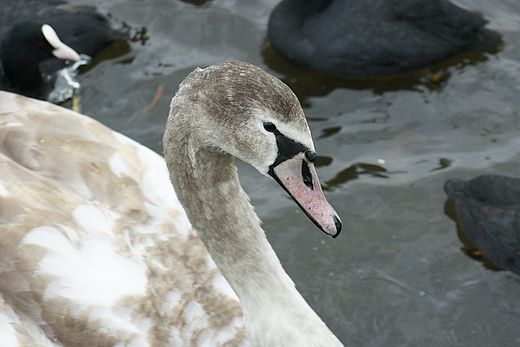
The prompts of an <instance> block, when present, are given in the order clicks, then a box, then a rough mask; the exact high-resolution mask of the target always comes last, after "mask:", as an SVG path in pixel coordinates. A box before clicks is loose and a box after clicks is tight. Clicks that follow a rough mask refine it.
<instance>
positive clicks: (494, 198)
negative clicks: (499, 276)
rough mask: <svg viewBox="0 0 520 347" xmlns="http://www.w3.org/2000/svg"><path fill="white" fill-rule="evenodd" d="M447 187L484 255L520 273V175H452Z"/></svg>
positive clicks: (462, 222)
mask: <svg viewBox="0 0 520 347" xmlns="http://www.w3.org/2000/svg"><path fill="white" fill-rule="evenodd" d="M444 191H445V192H446V194H447V195H448V197H449V198H450V200H452V201H453V204H454V206H455V211H456V213H457V219H458V221H459V223H460V225H461V227H462V230H463V231H464V233H465V234H466V236H467V237H468V239H470V241H471V242H473V243H474V244H475V246H476V247H477V248H478V250H479V251H480V252H482V255H483V256H484V257H486V258H487V259H489V260H490V261H491V262H492V263H493V264H495V265H496V266H498V267H500V268H502V269H506V270H510V271H512V272H515V273H516V274H519V275H520V230H519V229H518V221H519V216H520V178H515V177H508V176H502V175H482V176H478V177H475V178H473V179H471V180H469V181H463V180H460V179H450V180H447V181H446V182H445V184H444Z"/></svg>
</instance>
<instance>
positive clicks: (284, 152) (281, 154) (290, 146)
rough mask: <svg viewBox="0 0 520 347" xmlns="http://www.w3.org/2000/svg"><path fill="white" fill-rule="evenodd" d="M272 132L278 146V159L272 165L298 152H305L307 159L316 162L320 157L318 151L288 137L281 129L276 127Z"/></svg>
mask: <svg viewBox="0 0 520 347" xmlns="http://www.w3.org/2000/svg"><path fill="white" fill-rule="evenodd" d="M272 132H273V134H274V135H275V136H276V145H277V146H278V157H276V160H275V161H274V163H273V164H272V165H271V167H275V166H276V165H278V164H280V163H281V162H284V161H286V160H287V159H291V158H292V157H294V156H295V155H296V154H298V153H305V156H306V157H307V159H309V161H310V162H311V163H314V162H315V161H316V159H317V158H318V154H316V152H314V151H312V150H311V149H310V148H308V147H307V146H305V145H303V144H301V143H299V142H296V141H294V140H293V139H290V138H288V137H287V136H285V135H284V134H282V133H281V132H280V130H278V129H274V130H273V131H272ZM271 167H270V168H271ZM307 169H308V168H307ZM302 170H303V168H302ZM302 173H303V171H302Z"/></svg>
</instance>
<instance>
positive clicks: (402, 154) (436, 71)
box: [79, 0, 520, 347]
mask: <svg viewBox="0 0 520 347" xmlns="http://www.w3.org/2000/svg"><path fill="white" fill-rule="evenodd" d="M83 2H86V3H90V4H94V5H97V6H98V7H99V8H100V9H101V10H102V11H104V13H110V14H111V16H112V18H113V19H114V20H115V21H116V22H117V23H125V24H126V25H128V27H129V28H131V29H130V30H131V33H132V34H133V36H132V37H134V40H133V41H130V42H129V45H130V48H131V49H130V51H128V50H123V51H122V53H121V54H122V55H119V56H117V57H114V58H110V59H105V60H103V61H100V62H99V63H98V64H97V65H96V66H95V67H94V68H91V69H89V70H88V71H85V72H84V73H83V74H82V75H80V76H79V80H80V82H82V83H83V86H84V88H83V110H84V112H85V113H86V114H88V115H91V116H92V117H94V118H96V119H98V120H100V121H102V122H103V123H105V124H107V125H108V126H110V127H111V128H113V129H115V130H118V131H120V132H123V133H124V134H126V135H129V136H130V137H132V138H134V139H135V140H137V141H139V142H141V143H143V144H145V145H146V146H148V147H150V148H152V149H154V150H155V151H157V152H158V153H162V146H161V138H162V132H163V130H164V124H165V121H166V116H167V113H168V106H169V102H170V99H171V97H172V96H173V94H174V93H175V92H176V90H177V87H178V85H179V83H180V82H181V81H182V79H183V78H184V77H185V76H186V75H187V74H188V73H189V72H191V71H192V70H193V69H194V68H196V67H205V66H208V65H210V64H213V63H217V62H221V61H223V60H228V59H239V60H245V61H248V62H251V63H253V64H256V65H259V66H261V67H262V68H264V69H266V70H268V71H269V72H271V73H273V74H274V75H276V76H278V77H280V78H281V79H283V80H284V81H285V82H286V83H287V84H288V85H289V86H290V87H291V88H292V89H293V90H294V91H295V93H296V94H297V96H298V97H299V98H300V100H301V101H302V104H303V106H304V111H305V113H306V116H307V118H308V120H309V125H310V128H311V131H312V132H313V134H314V139H315V145H316V150H317V151H318V154H319V155H320V157H319V158H318V160H317V162H316V166H317V167H318V174H319V175H320V179H321V182H322V183H323V185H324V189H325V190H326V193H327V197H328V199H329V200H330V201H331V203H332V205H333V206H334V207H335V209H336V211H337V212H338V213H339V214H340V216H341V218H342V220H343V222H344V224H345V227H344V231H343V232H342V234H341V235H340V236H339V237H338V238H337V239H334V240H331V239H328V238H326V236H324V235H322V234H321V233H320V232H319V231H317V230H315V228H314V226H313V225H312V223H310V222H309V221H308V220H307V219H306V218H305V217H304V216H303V215H302V213H301V212H299V211H298V208H297V207H296V206H295V205H294V203H293V202H292V201H291V200H290V199H289V198H287V196H286V195H285V193H284V192H283V191H281V190H280V189H279V188H278V187H277V186H276V185H275V184H274V183H273V182H271V181H269V179H267V178H264V177H261V176H260V175H259V174H258V173H256V172H255V171H254V170H253V169H251V168H249V167H245V166H244V165H239V168H240V174H241V181H242V183H243V185H244V186H245V189H246V190H247V192H248V193H249V195H250V196H251V199H252V202H253V203H254V205H255V206H256V211H257V212H258V213H259V215H260V217H261V219H262V220H263V221H264V224H263V226H264V228H265V230H266V233H267V235H268V237H269V240H270V241H271V242H272V244H273V247H274V248H275V250H276V251H277V253H278V255H279V257H280V259H281V261H282V263H283V264H284V267H285V268H286V269H287V271H288V272H289V274H290V275H291V277H292V278H293V280H294V281H295V283H296V285H297V286H298V288H299V290H300V291H301V292H302V293H303V295H304V296H305V298H306V299H307V300H308V301H309V303H310V304H311V306H312V307H314V308H315V309H316V311H317V312H318V313H319V315H320V316H321V317H323V319H324V320H325V321H326V322H327V324H328V325H329V326H330V327H331V329H333V330H334V332H335V333H336V334H337V335H338V337H339V338H340V339H341V340H342V341H343V342H344V343H345V344H346V345H353V346H478V347H489V346H506V347H508V346H519V345H520V304H519V301H518V298H520V278H519V277H518V276H516V275H514V274H511V273H509V272H507V271H498V272H497V271H491V270H489V269H488V268H486V267H484V266H482V265H481V263H480V262H477V261H475V260H474V259H472V258H470V257H468V256H467V255H466V254H465V253H464V252H462V251H461V248H462V247H463V243H462V242H461V239H460V238H459V236H458V232H457V227H456V224H455V223H454V221H453V219H451V218H450V217H449V216H448V215H449V212H447V211H449V209H446V210H445V207H444V206H445V204H446V196H445V194H444V192H443V189H442V187H443V184H444V181H445V180H446V179H448V178H461V179H468V178H471V177H474V176H477V175H480V174H483V173H495V174H508V175H517V174H518V172H520V140H519V139H520V130H519V129H520V126H519V119H520V118H519V115H518V110H520V98H519V97H518V95H519V93H520V49H519V48H518V47H520V24H519V23H520V3H519V2H518V1H510V0H485V1H484V0H471V1H470V0H461V1H459V2H462V3H463V4H464V5H465V6H466V7H468V8H472V9H476V10H479V11H481V12H483V13H484V14H485V16H486V17H487V18H489V20H490V21H491V24H492V25H493V29H495V30H498V31H500V32H501V33H502V34H503V36H504V44H503V46H501V47H499V48H498V49H497V50H495V51H487V52H473V53H467V54H462V55H458V56H456V57H454V58H452V59H450V60H449V61H446V62H443V63H440V64H438V65H435V66H432V67H430V68H427V69H422V70H419V71H415V72H411V73H408V74H403V75H399V76H387V77H380V78H356V79H354V78H340V77H334V76H330V75H326V74H323V73H317V72H312V71H309V70H306V69H303V68H298V67H294V66H291V65H290V64H287V63H286V62H284V61H282V60H281V59H280V58H279V57H277V56H276V55H275V54H274V52H273V51H272V49H271V48H270V47H269V45H268V43H266V39H265V38H266V25H267V19H268V16H269V12H270V10H271V9H272V8H273V7H274V6H275V5H276V4H277V3H278V0H247V1H233V0H221V1H217V0H213V1H186V2H183V1H176V0H151V1H127V0H108V1H105V0H103V1H102V0H85V1H83ZM127 48H128V47H127ZM127 48H126V49H127Z"/></svg>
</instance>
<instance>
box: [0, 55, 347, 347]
mask: <svg viewBox="0 0 520 347" xmlns="http://www.w3.org/2000/svg"><path fill="white" fill-rule="evenodd" d="M277 81H278V80H277V79H275V78H274V77H272V76H270V75H268V74H267V73H265V72H264V71H263V70H261V69H259V68H257V67H254V66H252V65H250V64H247V63H242V62H226V63H223V64H218V65H215V66H212V67H209V68H206V69H198V70H196V71H194V72H193V73H192V74H190V76H189V77H188V78H187V79H186V80H185V82H184V83H183V84H182V85H181V87H180V90H179V92H178V93H177V95H176V97H175V98H174V99H173V101H172V111H171V114H170V120H169V122H170V123H169V125H168V126H167V129H168V130H167V131H166V134H165V152H166V158H167V162H168V165H169V167H170V171H171V175H170V176H171V179H172V182H173V183H174V184H175V185H176V188H175V189H176V190H177V194H176V193H175V192H174V190H173V188H172V184H171V182H170V179H169V178H168V170H167V168H166V165H165V161H164V160H163V158H161V157H160V156H159V155H157V154H155V153H154V152H152V151H151V150H149V149H147V148H145V147H143V146H141V145H139V144H137V143H136V142H134V141H132V140H130V139H128V138H127V137H125V136H123V135H121V134H119V133H117V132H114V131H112V130H110V129H108V128H106V127H105V126H103V125H101V124H100V123H98V122H96V121H94V120H92V119H91V118H88V117H86V116H82V115H79V114H77V113H74V112H72V111H69V110H65V109H63V108H61V107H59V106H55V105H51V104H49V103H46V102H43V101H37V100H32V99H27V98H25V97H22V96H19V95H15V94H11V93H7V92H0V100H1V102H0V152H1V153H0V165H1V167H2V173H3V174H2V178H1V181H0V235H1V237H0V255H1V256H0V295H1V296H0V332H2V336H6V338H8V339H10V341H13V345H14V346H21V345H23V344H24V343H25V344H29V345H36V343H39V344H40V345H42V346H62V345H75V346H83V345H85V346H96V345H115V344H117V343H120V344H121V345H126V346H159V345H160V346H247V345H249V343H250V342H251V344H252V345H256V346H277V345H280V346H287V345H291V346H341V343H340V342H339V341H338V340H337V338H336V337H335V336H334V335H333V334H332V333H331V332H330V331H329V330H328V328H327V327H326V326H325V324H324V323H323V322H322V321H321V319H320V318H319V317H318V316H317V315H316V314H315V313H314V311H312V309H311V308H310V307H309V306H308V305H307V304H306V303H305V300H304V299H303V298H302V297H301V295H300V294H299V293H298V292H297V290H296V289H295V287H294V284H293V282H292V281H291V279H290V278H289V277H288V276H287V274H286V273H285V272H284V271H283V269H282V267H281V265H280V263H279V261H278V259H277V257H276V255H275V253H274V251H273V250H272V248H271V247H270V245H269V243H268V242H267V240H266V238H265V235H264V233H263V231H262V230H261V228H260V226H259V224H258V217H256V215H255V214H254V212H253V210H252V207H251V206H250V204H249V202H248V198H247V195H246V194H245V192H244V191H243V190H242V188H241V187H240V185H239V183H238V181H237V180H235V178H236V167H235V166H234V164H233V157H232V156H230V155H229V154H227V153H226V152H225V151H226V150H230V151H231V153H233V152H236V151H237V150H238V152H240V153H242V159H245V160H248V161H250V162H251V161H252V164H253V165H255V166H256V167H257V168H259V169H260V170H261V171H262V173H265V174H269V173H268V172H264V171H269V170H270V169H274V170H277V171H276V173H274V175H278V176H280V177H284V176H283V175H285V174H287V172H286V171H287V170H288V172H292V171H291V169H289V168H288V167H287V166H283V165H282V166H281V169H279V168H277V167H275V166H273V162H274V161H275V160H276V159H277V158H278V157H279V153H278V151H277V148H278V146H279V143H277V142H278V141H279V140H277V139H276V137H277V136H275V135H274V134H273V131H272V129H271V128H270V126H265V128H264V127H263V125H262V124H264V123H271V122H272V123H274V124H275V125H276V126H277V129H278V131H279V132H280V133H282V132H285V133H286V135H287V136H289V137H291V138H293V141H294V143H300V144H301V145H302V146H304V147H305V148H306V149H308V150H309V151H313V145H312V139H311V138H310V132H309V129H308V127H307V125H306V122H305V118H304V116H303V112H302V111H301V107H300V106H299V104H298V102H297V99H296V97H294V95H293V94H292V93H291V92H290V90H289V88H288V87H286V86H284V85H283V84H282V83H281V82H279V81H278V82H277ZM237 83H238V84H239V85H240V88H235V87H234V86H235V85H236V84H237ZM272 83H274V84H275V85H274V86H273V85H271V84H272ZM242 87H249V88H252V89H250V90H249V91H247V90H244V89H242ZM258 88H260V89H258ZM244 91H246V92H245V93H244ZM273 93H274V94H273ZM216 94H219V95H220V96H218V97H215V95H216ZM255 94H256V95H255ZM274 100H278V102H277V103H276V104H274V106H273V105H270V103H271V102H272V101H274ZM188 105H192V108H189V109H185V108H184V107H186V106H188ZM183 111H189V113H190V114H188V113H184V112H183ZM197 111H198V112H200V113H197ZM211 111H215V112H213V113H212V112H211ZM226 111H228V112H226ZM279 112H282V113H279ZM208 114H213V115H214V116H215V117H212V116H208ZM194 115H198V116H199V117H198V119H192V125H191V126H193V127H194V128H200V129H202V131H201V132H200V133H198V132H194V131H193V130H194V129H193V128H190V127H191V126H188V124H184V125H186V127H180V128H174V127H173V125H174V124H177V125H179V124H181V123H182V122H183V121H186V120H187V119H189V116H194ZM177 116H178V117H177ZM221 117H223V118H221ZM226 117H229V118H226ZM235 117H239V119H241V120H236V119H235ZM176 119H177V120H179V121H180V122H181V123H175V120H176ZM215 121H217V123H214V122H215ZM172 122H173V123H172ZM218 122H222V123H220V124H219V123H218ZM264 125H265V124H264ZM291 125H294V126H293V127H292V126H291ZM212 127H213V131H209V130H210V129H211V128H212ZM215 127H216V129H218V130H215ZM204 128H205V129H204ZM266 129H268V130H269V131H268V130H266ZM207 131H209V132H207ZM218 133H222V134H225V140H226V143H227V148H217V147H215V145H216V143H217V142H220V143H222V142H223V140H222V136H220V140H218V138H219V136H217V135H218ZM216 134H217V135H216ZM241 134H242V135H241ZM207 135H210V137H209V138H208V137H207ZM278 136H281V135H278ZM211 137H213V138H211ZM217 140H218V141H217ZM251 140H254V142H255V143H256V141H260V144H261V145H260V146H256V147H255V148H251V143H252V142H251ZM176 141H181V142H185V143H188V144H190V145H189V146H187V147H184V146H182V147H180V148H174V147H172V144H173V143H176ZM297 141H298V142H297ZM197 143H198V145H196V146H195V144H197ZM294 143H291V145H293V144H294ZM264 145H265V146H267V149H265V148H264ZM289 147H291V146H289ZM273 150H274V151H275V152H274V153H273V152H272V151H273ZM208 154H211V156H213V155H216V157H217V158H218V160H217V161H220V160H223V162H222V163H221V164H222V166H219V168H221V169H222V170H220V171H219V170H214V171H212V172H208V171H204V170H205V169H207V168H209V167H212V165H214V164H215V160H213V159H209V160H208V161H202V162H201V161H200V159H205V160H206V159H208V158H207V157H206V155H208ZM233 154H237V153H233ZM186 156H187V157H188V158H187V157H186ZM309 156H310V157H311V159H312V154H311V153H310V152H309V153H308V154H305V153H303V152H301V153H295V154H294V155H293V157H290V158H284V160H283V161H282V162H281V163H282V164H283V163H285V162H291V160H292V161H293V162H294V163H296V167H298V168H300V169H299V170H300V171H301V175H303V176H304V179H305V180H306V182H304V183H303V186H302V184H300V185H299V186H298V187H296V188H295V187H293V186H291V183H287V182H282V184H286V185H288V187H286V189H287V190H288V191H289V192H291V191H292V192H293V193H294V192H296V194H295V195H296V196H293V198H294V199H295V200H296V201H299V203H300V204H301V206H302V207H303V208H308V209H309V211H307V212H306V213H308V214H309V216H311V218H312V217H314V218H315V220H314V222H315V223H316V224H317V225H319V226H321V228H322V229H323V230H324V231H325V232H327V233H329V234H331V235H332V236H337V233H339V230H340V229H339V228H340V224H339V223H340V222H339V218H338V217H337V216H336V215H335V212H334V211H333V210H332V208H331V207H330V206H328V205H327V206H325V207H322V206H321V205H320V203H321V202H322V201H320V200H319V199H318V200H316V201H318V203H314V202H312V201H304V200H302V196H300V195H299V193H300V192H301V189H311V188H309V186H310V187H312V189H316V190H317V189H318V188H319V187H318V185H319V182H318V181H317V177H316V176H315V171H314V169H313V167H312V162H311V161H310V160H309ZM255 158H257V159H258V158H260V159H258V160H257V159H255ZM183 162H184V164H187V163H189V165H194V166H193V167H191V168H189V167H184V168H175V166H176V165H177V164H179V163H183ZM270 162H271V164H270V165H266V163H270ZM303 162H309V163H308V164H302V163H303ZM195 164H196V165H195ZM205 164H207V165H209V166H204V165H205ZM227 164H229V165H227ZM302 165H303V166H302ZM307 165H309V167H307ZM276 166H278V165H276ZM304 166H305V168H304ZM212 168H213V169H215V167H212ZM191 169H193V170H191ZM307 170H309V171H307ZM178 175H180V176H178ZM184 175H188V176H190V175H191V176H196V177H198V179H197V180H190V177H184ZM197 175H199V176H197ZM229 177H232V178H233V179H231V180H228V179H229ZM213 179H217V181H216V183H215V181H213V182H214V183H215V184H214V186H213V187H212V188H211V189H205V190H203V191H201V192H199V193H201V194H202V195H198V194H197V192H193V191H192V192H191V193H190V192H189V189H191V188H190V187H192V186H193V185H201V184H203V183H204V182H205V181H206V180H210V181H211V180H213ZM300 179H302V178H301V177H300ZM183 182H184V183H183ZM294 184H296V183H294ZM296 185H297V184H296ZM305 185H307V188H305V187H304V186H305ZM229 189H232V190H233V191H232V192H229ZM312 189H311V190H312ZM320 191H321V189H320ZM215 192H225V193H226V194H227V193H230V194H232V195H231V196H233V197H234V198H237V199H238V200H236V201H235V200H234V199H229V198H225V197H224V196H223V197H222V198H221V199H220V200H218V199H217V201H211V199H212V198H214V197H215V196H214V195H212V194H214V193H215ZM311 193H312V192H311ZM233 194H235V195H233ZM317 194H318V195H320V194H319V193H317ZM321 194H322V193H321ZM179 199H180V201H182V205H181V203H180V202H179ZM206 199H207V200H206ZM325 202H326V201H325ZM183 205H184V208H183ZM217 205H224V207H222V208H221V207H217V208H215V206H217ZM242 205H243V206H242ZM318 205H320V206H318ZM237 206H238V207H239V209H237V208H236V207H237ZM233 207H234V208H235V210H234V212H233V211H232V209H231V208H233ZM212 208H213V209H212ZM185 209H186V211H188V216H189V217H190V220H189V219H188V218H187V215H186V212H185ZM230 211H231V212H230ZM208 221H210V222H208ZM226 223H227V224H226ZM228 224H229V225H228ZM192 225H193V228H192ZM216 227H219V228H218V229H215V228H216ZM248 228H251V230H249V229H248ZM194 229H196V230H197V232H195V231H194ZM197 233H198V234H197ZM199 235H200V236H199ZM201 238H202V242H201ZM219 238H222V239H224V242H222V240H218V239H219ZM251 245H254V246H255V247H257V248H256V249H254V250H250V249H248V246H251ZM208 250H209V253H208ZM224 251H229V252H231V253H229V254H226V253H223V252H224ZM210 253H211V254H212V256H210V255H209V254H210ZM215 263H217V264H218V266H219V268H220V271H219V268H217V266H216V265H215ZM266 270H269V271H266ZM262 271H266V272H262ZM222 273H224V276H225V277H224V276H223V275H222ZM255 278H257V279H262V281H260V282H255ZM278 281H280V282H282V283H281V284H280V283H277V282H278ZM273 283H274V284H275V285H273ZM230 284H231V286H232V287H230ZM265 286H268V287H265ZM232 288H233V289H232ZM235 292H236V293H237V294H238V296H239V297H240V302H239V300H238V298H237V295H236V294H235ZM280 306H281V307H280ZM243 309H245V321H244V315H243ZM273 315H274V317H272V319H269V317H271V316H273ZM276 315H280V316H279V317H276ZM287 317H289V318H292V321H291V320H287V319H285V318H287ZM244 325H245V328H244ZM292 329H294V331H293V330H292ZM246 334H247V337H246Z"/></svg>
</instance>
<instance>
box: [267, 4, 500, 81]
mask: <svg viewBox="0 0 520 347" xmlns="http://www.w3.org/2000/svg"><path fill="white" fill-rule="evenodd" d="M486 24H487V21H486V20H485V19H484V18H483V17H482V15H481V14H480V13H477V12H471V11H467V10H464V9H462V8H460V7H458V6H456V5H454V4H452V3H450V2H449V1H447V0H362V1H358V0H283V1H282V2H280V3H279V4H278V6H277V7H276V8H275V9H274V10H273V12H272V13H271V17H270V19H269V30H268V35H269V40H270V42H271V45H272V47H273V48H274V50H275V51H276V52H277V53H278V54H279V55H280V56H281V57H282V58H284V59H285V60H287V61H289V62H291V63H293V64H295V65H299V66H303V67H306V68H309V69H313V70H318V71H322V72H327V73H330V74H335V75H343V76H376V75H392V74H399V73H404V72H407V71H411V70H415V69H419V68H422V67H426V66H428V65H431V64H434V63H436V62H439V61H441V60H444V59H446V58H448V57H450V56H452V55H454V54H456V53H459V52H463V51H473V50H481V49H485V48H488V47H491V46H494V45H496V44H497V43H498V42H500V40H501V35H500V34H499V33H498V32H495V31H492V30H489V29H486V28H485V27H484V26H485V25H486Z"/></svg>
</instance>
